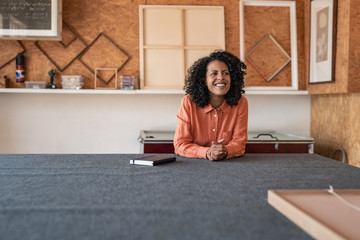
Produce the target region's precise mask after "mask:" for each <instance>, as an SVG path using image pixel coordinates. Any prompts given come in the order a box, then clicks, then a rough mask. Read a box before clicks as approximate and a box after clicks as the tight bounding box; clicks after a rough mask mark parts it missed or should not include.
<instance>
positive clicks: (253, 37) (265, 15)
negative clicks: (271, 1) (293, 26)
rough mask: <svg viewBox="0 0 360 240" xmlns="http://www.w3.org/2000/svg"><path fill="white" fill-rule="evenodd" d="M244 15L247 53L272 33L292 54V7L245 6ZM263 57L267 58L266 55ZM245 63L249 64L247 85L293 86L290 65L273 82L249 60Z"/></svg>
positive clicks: (286, 50) (287, 51)
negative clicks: (263, 75)
mask: <svg viewBox="0 0 360 240" xmlns="http://www.w3.org/2000/svg"><path fill="white" fill-rule="evenodd" d="M244 16H245V17H244V27H245V29H244V33H245V36H246V37H245V44H244V46H245V55H246V54H248V53H249V52H250V51H251V49H253V48H254V47H255V46H256V44H257V43H258V42H260V41H261V40H262V39H263V38H264V37H265V36H266V35H267V34H271V35H272V36H273V37H274V38H275V39H276V41H277V42H278V43H279V45H280V46H281V47H282V48H283V49H284V51H285V52H286V53H287V54H288V55H291V40H290V21H289V19H290V9H289V8H288V7H264V6H263V7H255V6H245V7H244ZM269 19H271V21H270V20H269ZM274 23H277V24H274ZM255 51H256V50H255ZM263 57H264V58H266V56H263ZM245 63H246V64H247V65H248V70H247V72H248V74H247V75H246V86H267V85H269V86H288V87H289V86H291V67H290V65H287V66H286V67H285V68H284V69H283V70H282V71H280V72H279V74H277V75H276V76H275V77H274V78H273V79H272V80H271V83H268V82H267V81H266V80H265V79H264V78H263V77H262V76H261V74H260V73H258V72H257V70H256V69H255V67H253V66H252V65H250V64H249V62H248V61H247V60H245ZM260 67H261V66H260ZM260 70H261V69H260Z"/></svg>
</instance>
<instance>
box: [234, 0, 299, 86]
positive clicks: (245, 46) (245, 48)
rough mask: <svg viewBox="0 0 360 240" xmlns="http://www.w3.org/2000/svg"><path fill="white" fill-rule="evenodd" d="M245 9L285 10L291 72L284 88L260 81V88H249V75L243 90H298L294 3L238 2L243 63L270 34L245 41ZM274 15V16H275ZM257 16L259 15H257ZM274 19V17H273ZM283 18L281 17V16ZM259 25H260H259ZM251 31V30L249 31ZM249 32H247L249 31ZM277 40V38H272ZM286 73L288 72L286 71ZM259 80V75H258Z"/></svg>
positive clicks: (245, 0)
mask: <svg viewBox="0 0 360 240" xmlns="http://www.w3.org/2000/svg"><path fill="white" fill-rule="evenodd" d="M246 7H256V8H257V9H261V8H269V7H271V8H279V10H281V9H284V8H286V10H287V12H288V15H286V16H285V17H286V18H287V16H288V18H289V19H288V24H289V28H290V29H288V30H287V31H288V32H289V33H288V34H289V36H288V38H289V39H290V44H289V48H290V52H288V55H290V57H291V64H288V66H290V68H291V72H289V78H290V77H291V80H288V81H289V83H288V84H287V85H285V86H283V85H279V86H277V85H275V83H274V82H273V81H266V80H264V79H263V80H262V81H263V83H262V85H261V86H256V85H255V86H254V85H253V86H251V83H250V84H249V83H248V82H247V79H248V78H249V77H250V76H249V75H247V76H246V78H245V81H246V83H247V84H246V87H245V90H298V57H297V33H296V2H295V1H253V0H242V1H240V58H241V60H242V61H245V58H246V55H247V53H248V52H249V51H250V50H251V49H252V48H253V47H254V46H255V45H256V44H257V43H258V42H259V41H260V40H261V39H262V38H263V37H264V35H266V34H271V32H266V33H265V32H264V33H262V34H263V35H261V34H260V33H259V32H257V33H256V34H258V35H259V36H257V40H256V41H254V42H249V40H248V39H247V31H246V30H245V24H244V23H245V19H246V17H247V16H246V15H245V8H246ZM275 15H276V14H275ZM257 16H259V15H257ZM274 17H276V16H274ZM282 17H283V16H282ZM286 20H287V19H286ZM259 24H260V23H259ZM272 24H273V26H274V27H275V28H276V22H274V23H272ZM250 30H251V29H250ZM250 30H249V31H250ZM260 35H261V36H260ZM273 37H275V38H277V36H276V35H275V36H273ZM287 71H288V70H287ZM258 76H259V77H260V78H262V77H261V75H260V74H258Z"/></svg>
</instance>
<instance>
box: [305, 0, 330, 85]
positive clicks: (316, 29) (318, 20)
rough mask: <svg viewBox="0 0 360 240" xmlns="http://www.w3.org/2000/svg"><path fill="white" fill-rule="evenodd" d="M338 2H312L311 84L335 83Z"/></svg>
mask: <svg viewBox="0 0 360 240" xmlns="http://www.w3.org/2000/svg"><path fill="white" fill-rule="evenodd" d="M336 19H337V0H312V1H311V14H310V28H311V31H310V73H309V83H324V82H334V81H335V54H336V51H335V50H336V22H337V21H336Z"/></svg>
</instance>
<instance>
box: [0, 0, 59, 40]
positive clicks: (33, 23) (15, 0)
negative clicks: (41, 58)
mask: <svg viewBox="0 0 360 240" xmlns="http://www.w3.org/2000/svg"><path fill="white" fill-rule="evenodd" d="M61 30H62V0H42V1H38V0H3V1H1V2H0V39H2V38H5V39H20V40H21V39H24V40H42V39H43V40H58V41H59V40H61Z"/></svg>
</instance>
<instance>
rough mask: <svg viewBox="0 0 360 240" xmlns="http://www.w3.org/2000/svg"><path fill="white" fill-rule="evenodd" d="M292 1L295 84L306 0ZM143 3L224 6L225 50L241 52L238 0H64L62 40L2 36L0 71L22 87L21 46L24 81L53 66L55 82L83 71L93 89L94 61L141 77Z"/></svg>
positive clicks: (106, 77) (44, 77)
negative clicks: (17, 71)
mask: <svg viewBox="0 0 360 240" xmlns="http://www.w3.org/2000/svg"><path fill="white" fill-rule="evenodd" d="M296 3H297V30H298V32H297V35H298V64H299V88H300V89H305V77H304V67H305V64H304V63H305V60H304V47H303V46H304V28H303V26H304V24H303V23H304V0H297V1H296ZM144 4H149V5H150V4H151V5H207V6H224V8H225V37H226V43H225V44H226V50H228V51H230V52H232V53H234V54H236V55H238V56H240V53H239V51H240V46H239V39H240V36H239V32H240V31H239V1H238V0H227V1H223V0H131V1H128V0H94V1H86V0H63V21H64V25H63V39H62V41H61V42H54V41H29V40H27V41H16V40H0V52H1V53H2V55H1V58H0V77H2V76H4V75H7V76H8V77H9V78H10V80H11V81H10V87H12V88H21V87H25V85H24V84H21V83H16V81H15V80H16V78H15V60H14V58H15V56H16V54H17V53H18V52H24V56H25V61H26V66H25V71H26V80H27V81H49V79H50V77H49V75H48V72H49V70H51V69H56V71H57V73H58V74H56V75H55V83H56V85H57V86H58V87H61V79H60V75H61V74H70V75H77V74H81V75H84V76H85V88H88V89H92V88H94V70H95V68H97V67H112V68H117V69H119V71H118V74H119V75H135V76H137V77H139V21H138V19H139V8H138V7H139V5H144ZM257 24H259V25H261V22H259V23H257ZM276 24H281V23H276ZM285 24H288V23H285ZM274 26H275V25H274ZM100 77H101V79H102V80H103V83H104V82H109V85H104V84H103V85H101V87H106V86H110V87H112V86H113V85H111V84H110V83H112V84H113V80H112V74H111V73H109V72H107V73H103V74H102V75H101V76H100ZM118 81H119V80H118ZM97 86H99V85H97ZM118 86H119V85H118ZM118 88H119V87H118Z"/></svg>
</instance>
